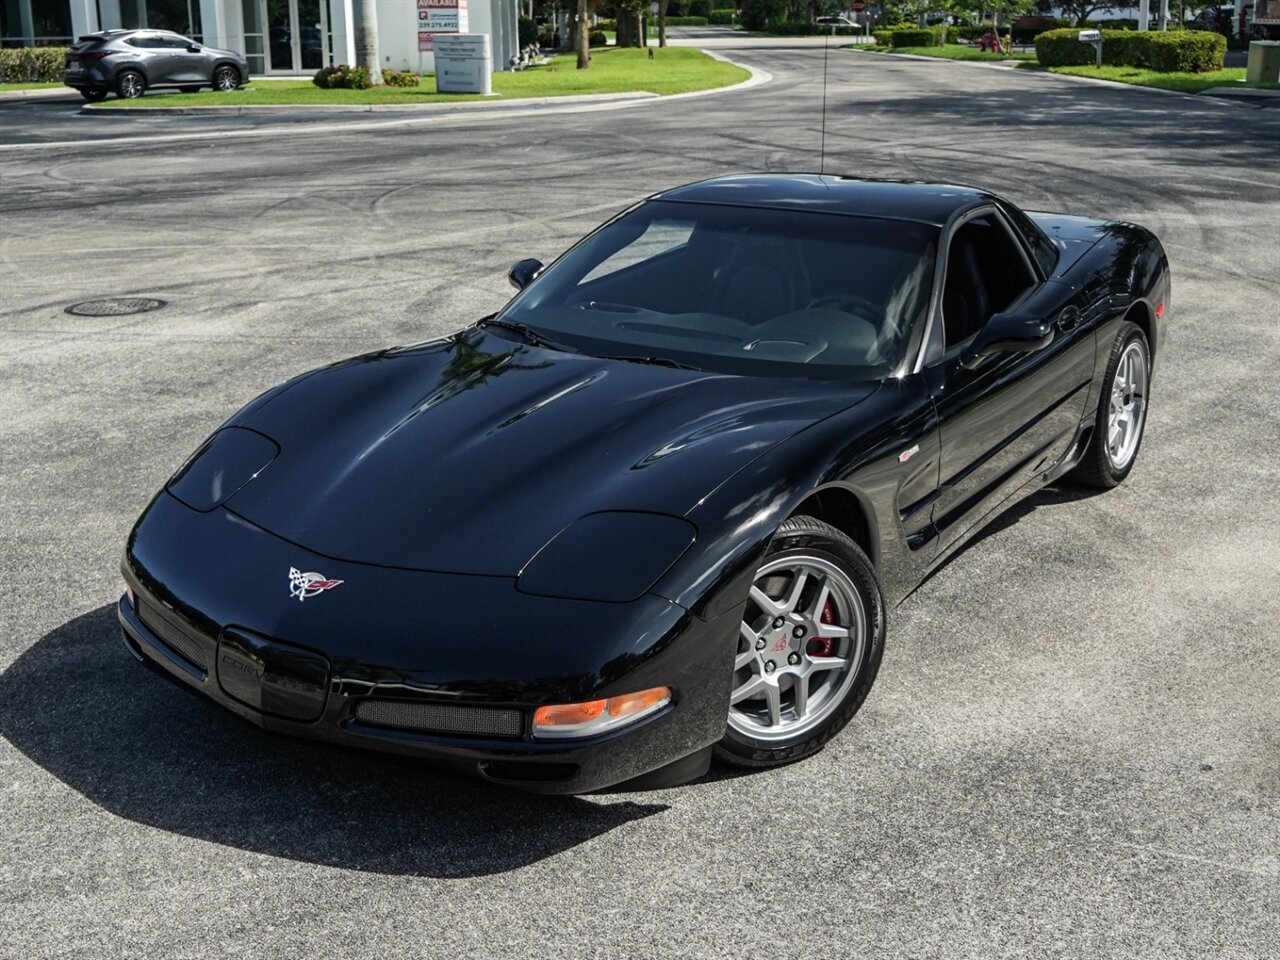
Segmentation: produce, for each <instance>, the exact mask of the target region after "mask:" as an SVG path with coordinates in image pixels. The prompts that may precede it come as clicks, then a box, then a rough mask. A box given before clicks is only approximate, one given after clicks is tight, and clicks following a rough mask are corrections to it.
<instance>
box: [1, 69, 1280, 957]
mask: <svg viewBox="0 0 1280 960" xmlns="http://www.w3.org/2000/svg"><path fill="white" fill-rule="evenodd" d="M724 52H726V53H729V54H730V55H732V56H734V57H735V58H737V59H740V60H742V61H743V62H746V63H750V64H752V65H755V66H758V67H761V68H763V69H765V70H768V71H769V72H771V73H772V74H773V75H774V81H773V82H772V83H769V84H766V85H763V86H759V87H756V88H753V89H750V90H743V91H738V92H731V93H726V94H721V95H717V96H709V97H702V98H693V99H688V100H681V101H675V102H670V103H655V104H649V105H643V106H635V107H630V108H627V109H618V108H612V109H596V110H577V111H572V112H553V111H541V112H520V113H518V114H493V115H484V116H471V115H468V116H459V117H445V118H436V119H432V120H430V121H429V122H427V121H423V122H417V121H413V122H405V121H404V120H401V119H400V118H392V119H391V120H389V121H388V120H385V119H378V120H377V121H376V122H375V121H373V120H370V119H369V118H364V119H359V118H352V119H351V120H350V121H349V122H347V121H342V120H341V118H338V120H337V121H335V119H334V118H332V117H326V118H325V121H324V123H323V124H311V123H307V122H305V121H300V122H289V123H270V122H266V121H254V124H255V125H254V126H253V127H252V128H250V129H249V132H248V134H247V135H241V134H243V133H244V131H245V130H246V127H245V125H244V122H243V121H237V120H236V119H235V118H227V119H221V118H220V119H218V120H202V119H200V118H185V117H173V118H158V117H157V118H141V119H136V120H134V119H128V118H118V117H111V118H97V117H95V118H82V117H80V116H78V115H77V114H76V113H75V111H76V110H77V109H78V105H76V104H72V103H70V102H65V101H48V102H44V103H40V104H35V103H22V104H18V105H12V104H7V103H6V104H0V275H2V276H3V289H4V297H3V300H0V517H2V518H3V522H2V523H0V572H2V574H3V591H2V592H0V955H3V956H11V957H15V958H17V957H23V958H27V957H45V956H59V957H86V958H100V957H156V958H175V957H193V956H242V957H305V956H324V957H374V956H376V957H389V956H400V955H404V956H433V957H434V956H440V957H555V958H575V957H631V956H672V957H677V956H699V957H702V956H706V957H733V958H740V957H768V958H776V957H805V958H822V957H853V956H869V957H891V956H903V957H908V956H909V957H921V956H947V957H951V956H955V957H1023V956H1033V957H1058V956H1061V957H1081V956H1118V957H1144V958H1146V957H1240V958H1244V957H1258V958H1264V957H1275V956H1277V955H1280V701H1278V700H1277V690H1280V628H1278V627H1277V623H1280V579H1278V577H1277V572H1276V571H1277V565H1278V563H1280V521H1278V520H1277V516H1278V515H1280V496H1278V495H1277V492H1276V491H1277V489H1278V486H1280V458H1278V457H1277V449H1278V443H1280V426H1278V424H1280V378H1278V377H1277V370H1278V369H1280V323H1278V322H1277V315H1276V302H1277V294H1280V212H1278V211H1280V111H1276V110H1259V109H1253V108H1251V107H1249V106H1247V105H1239V104H1226V103H1221V102H1214V101H1206V100H1204V99H1192V98H1182V97H1176V96H1164V95H1158V94H1153V93H1148V92H1144V91H1140V90H1132V91H1130V90H1122V89H1112V88H1103V87H1099V86H1095V85H1090V84H1082V83H1076V82H1072V81H1068V80H1063V79H1059V78H1054V77H1050V76H1045V75H1025V73H1023V72H1018V73H1014V72H1013V71H1010V70H1007V69H1003V68H986V67H979V66H970V65H959V64H950V63H945V62H938V63H920V62H905V61H892V62H890V61H885V60H883V59H881V58H877V57H874V56H870V55H865V54H854V53H840V52H833V53H832V64H831V76H830V97H831V99H830V103H829V109H828V116H827V122H828V129H827V137H826V142H827V159H826V168H827V170H828V172H841V173H848V174H853V175H859V176H876V177H908V178H920V179H938V180H955V181H959V182H965V183H973V184H977V185H982V186H987V187H990V188H992V189H995V190H997V191H998V192H1001V193H1003V194H1005V195H1006V196H1008V197H1010V198H1011V199H1013V200H1015V201H1017V202H1018V203H1020V204H1022V205H1023V206H1025V207H1028V208H1030V209H1046V210H1057V211H1065V212H1071V213H1080V214H1084V215H1088V216H1108V217H1115V218H1125V219H1132V220H1135V221H1137V222H1140V223H1142V224H1144V225H1146V226H1148V227H1151V228H1152V229H1154V230H1155V231H1156V232H1157V233H1158V234H1159V235H1160V236H1161V238H1162V239H1163V241H1164V243H1165V246H1166V247H1167V249H1168V252H1169V256H1170V259H1171V262H1172V269H1173V273H1174V297H1173V305H1172V313H1171V318H1172V319H1171V322H1172V338H1171V340H1172V342H1171V344H1170V346H1169V348H1168V351H1167V353H1165V355H1164V356H1163V358H1162V359H1161V367H1160V369H1159V371H1158V373H1157V378H1156V380H1155V384H1154V396H1153V400H1152V407H1151V416H1150V421H1149V426H1148V432H1147V437H1146V441H1145V443H1144V446H1143V449H1142V453H1141V456H1140V459H1139V462H1138V465H1137V467H1136V469H1135V471H1134V473H1133V475H1132V476H1131V478H1130V480H1129V481H1128V482H1127V483H1126V484H1125V485H1124V486H1122V487H1121V488H1119V489H1117V490H1115V491H1112V492H1109V493H1106V494H1103V495H1100V496H1085V495H1083V494H1082V493H1081V492H1080V491H1078V490H1074V489H1071V488H1069V487H1063V488H1054V489H1051V490H1048V491H1046V492H1044V493H1041V494H1039V495H1037V496H1035V497H1034V498H1033V499H1031V500H1030V501H1027V502H1026V503H1024V504H1023V505H1022V506H1020V507H1018V508H1017V509H1016V510H1015V511H1014V512H1013V513H1012V514H1010V515H1008V516H1007V517H1006V518H1004V519H1002V520H1001V521H999V522H998V523H996V524H995V525H994V526H993V527H991V528H989V530H988V531H987V532H986V533H985V535H984V536H983V537H982V538H981V539H980V540H979V541H978V542H976V543H975V544H974V545H973V546H972V547H971V548H969V549H968V550H966V551H965V552H964V553H963V554H962V555H961V556H960V557H959V558H958V559H957V560H956V561H955V562H953V563H951V564H949V565H948V566H946V567H945V568H944V569H943V570H942V571H941V572H940V573H939V574H938V575H936V576H935V577H933V578H932V579H931V580H929V581H928V582H927V583H926V584H925V585H924V587H923V588H922V589H920V590H919V591H917V592H916V594H914V595H913V596H912V597H911V598H910V599H908V600H907V601H906V602H905V603H904V604H903V605H902V606H901V607H900V608H898V609H897V610H896V611H894V612H893V614H892V618H891V621H890V637H889V643H888V646H887V651H886V655H885V660H884V665H883V667H882V669H881V673H880V679H879V680H878V682H877V685H876V688H875V689H874V690H873V691H872V693H871V696H870V698H869V700H868V702H867V705H866V707H865V708H864V710H863V711H862V712H861V713H860V714H859V716H858V718H857V719H856V721H855V722H854V724H853V725H852V726H851V727H850V728H848V730H846V732H845V733H844V734H843V735H842V736H841V737H840V738H838V739H837V740H836V741H835V742H834V743H833V744H832V745H831V746H830V747H828V749H827V750H826V751H825V752H823V753H822V754H820V755H818V756H817V757H815V758H813V759H811V760H808V761H806V762H803V763H800V764H797V765H793V766H791V767H787V768H784V769H781V770H777V771H774V772H769V773H761V774H750V775H738V774H735V773H732V772H730V771H727V770H720V769H713V772H712V774H711V776H710V777H709V778H707V779H706V780H704V781H702V782H699V783H695V784H692V785H689V786H686V787H682V788H679V789H675V790H669V791H662V792H653V793H634V794H622V793H614V794H605V795H596V796H589V797H580V798H537V797H526V796H521V795H516V794H510V793H506V792H502V791H500V790H497V789H494V788H490V787H487V786H484V785H481V784H477V783H473V782H470V781H467V780H461V779H457V778H455V777H453V776H451V775H447V774H444V773H440V772H438V771H435V770H432V769H428V768H423V767H421V766H419V765H416V764H413V763H409V762H404V761H399V760H391V759H386V758H381V757H374V756H365V755H361V754H353V753H348V752H342V751H338V750H333V749H329V748H326V747H323V746H319V745H315V744H310V743H298V742H293V741H288V740H283V739H277V738H274V737H271V736H268V735H264V734H263V733H261V732H260V731H258V730H256V729H254V728H251V727H250V726H248V725H247V724H244V723H243V722H242V721H240V720H238V719H236V718H235V717H233V716H231V715H229V714H226V713H223V712H221V711H219V710H218V709H217V708H215V707H213V706H211V705H206V704H204V703H202V702H199V701H198V700H196V699H195V698H193V697H189V696H187V695H185V694H183V693H182V692H181V691H178V690H176V689H174V688H171V687H170V686H168V685H165V684H162V683H161V682H159V681H157V680H155V679H154V678H152V677H151V676H150V675H148V674H146V673H145V672H143V671H142V670H140V669H139V668H138V667H137V665H136V664H135V663H134V662H133V661H132V660H130V659H129V658H128V656H127V655H126V654H125V652H124V650H123V649H122V647H121V645H120V642H119V639H118V631H117V628H116V626H115V623H114V611H113V609H112V604H113V603H114V601H115V599H116V597H117V595H118V590H119V576H118V572H117V570H118V563H119V557H120V553H121V549H122V547H123V544H124V539H125V536H126V535H127V533H128V530H129V527H130V524H131V523H132V521H133V519H134V518H135V517H136V516H137V514H138V513H139V512H140V511H141V509H142V508H143V507H144V506H145V504H146V502H147V500H148V499H149V497H150V496H151V494H152V493H153V492H154V490H155V489H156V488H157V487H159V486H160V485H161V484H162V483H163V482H164V480H165V478H166V477H167V476H168V474H169V473H170V471H171V470H172V469H173V467H174V466H176V465H177V464H178V463H179V462H180V461H181V460H182V459H183V458H184V457H185V456H186V455H187V454H188V453H190V452H191V450H192V449H194V447H195V446H196V445H197V444H198V443H199V442H200V440H201V439H202V438H203V437H204V436H205V435H206V434H207V433H208V432H209V431H210V430H212V429H213V428H214V427H216V426H217V425H218V424H219V423H220V422H221V421H222V420H223V419H224V418H225V417H226V416H227V415H228V414H229V413H230V412H231V411H233V410H234V409H235V408H236V407H237V406H239V405H240V404H241V403H243V402H244V401H246V400H248V399H249V398H250V397H252V396H254V395H255V394H257V393H258V392H259V391H261V390H263V389H265V388H266V387H268V386H270V385H272V384H274V383H276V382H278V381H280V380H282V379H284V378H285V377H287V376H289V375H291V374H293V373H295V372H298V371H301V370H304V369H307V368H309V367H312V366H315V365H317V364H321V363H324V362H327V361H330V360H336V359H339V358H341V357H345V356H348V355H351V354H355V353H358V352H361V351H365V350H369V349H374V348H377V347H381V346H384V345H389V344H395V343H407V342H413V341H418V340H423V339H427V338H430V337H433V336H436V335H438V334H442V333H445V332H447V331H450V330H453V329H455V328H457V327H459V326H461V325H462V324H464V323H466V322H468V321H470V320H473V319H475V318H477V317H479V316H480V315H482V314H484V313H488V312H490V311H492V310H494V309H496V308H497V307H498V306H500V305H501V304H502V303H503V302H504V301H505V300H506V298H507V294H508V292H509V289H508V287H507V285H506V281H505V278H504V276H505V271H506V268H507V267H508V265H509V264H510V263H511V262H512V261H513V260H515V259H518V258H520V257H525V256H535V257H539V258H541V259H544V260H546V259H549V258H550V257H552V256H554V255H555V254H556V253H557V252H559V251H560V250H562V249H563V248H564V247H565V246H566V245H567V244H569V243H570V242H571V241H573V240H574V239H576V238H577V237H578V236H580V235H581V234H582V233H583V232H584V231H586V230H587V229H589V228H590V227H592V226H594V225H595V224H596V223H598V222H599V221H601V220H603V219H605V218H606V217H608V216H609V215H611V214H612V213H614V212H616V211H617V210H619V209H621V208H623V207H625V206H627V205H629V204H630V203H632V202H633V201H634V200H636V199H638V198H640V197H642V196H644V195H646V194H648V193H650V192H653V191H655V190H657V189H660V188H662V187H665V186H669V185H672V184H675V183H681V182H686V181H689V180H693V179H697V178H701V177H704V176H712V175H718V174H722V173H727V172H734V171H753V170H812V169H815V168H816V167H817V166H818V154H817V147H818V142H819V132H818V120H819V114H820V100H819V96H820V92H821V88H822V78H821V72H820V67H821V52H820V51H819V50H817V49H815V48H813V47H794V48H793V47H788V46H786V45H785V44H778V45H772V44H769V45H765V44H759V45H755V46H751V47H747V48H743V49H741V50H738V51H731V50H725V51H724ZM289 119H292V118H289ZM226 131H232V132H233V134H234V135H231V136H226V135H224V132H226ZM22 144H25V145H22ZM15 145H22V146H20V148H16V149H15V148H14V147H15ZM103 296H147V297H155V298H159V299H162V300H165V301H167V306H165V307H163V308H162V309H160V310H157V311H154V312H151V313H147V314H141V315H137V316H126V317H114V318H113V317H107V318H91V317H77V316H71V315H68V314H66V313H64V312H63V311H64V308H65V307H66V306H68V305H70V304H73V303H76V302H78V301H83V300H86V299H89V298H94V297H103ZM299 495H300V496H305V491H299ZM191 548H192V550H194V551H198V550H199V545H198V544H192V547H191Z"/></svg>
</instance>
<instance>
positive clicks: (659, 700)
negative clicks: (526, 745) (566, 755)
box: [533, 687, 671, 737]
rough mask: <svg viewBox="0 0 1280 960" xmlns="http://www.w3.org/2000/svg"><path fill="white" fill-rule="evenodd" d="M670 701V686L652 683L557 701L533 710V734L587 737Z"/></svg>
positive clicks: (637, 717) (621, 724)
mask: <svg viewBox="0 0 1280 960" xmlns="http://www.w3.org/2000/svg"><path fill="white" fill-rule="evenodd" d="M670 701H671V689H670V688H669V687H651V688H650V689H648V690H638V691H636V692H635V693H624V694H622V695H621V696H617V697H610V698H609V699H607V700H588V701H586V702H585V703H558V704H553V705H551V706H546V707H539V708H538V709H537V710H535V711H534V712H533V735H534V736H535V737H586V736H591V735H592V734H596V733H600V732H602V731H605V730H610V729H612V728H614V727H620V726H623V725H625V724H628V723H631V722H632V721H634V720H639V719H640V718H641V717H644V716H647V715H648V714H650V713H653V712H654V711H655V710H658V709H660V708H662V707H663V706H665V705H666V704H668V703H669V702H670Z"/></svg>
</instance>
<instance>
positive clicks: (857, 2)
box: [849, 0, 867, 13]
mask: <svg viewBox="0 0 1280 960" xmlns="http://www.w3.org/2000/svg"><path fill="white" fill-rule="evenodd" d="M849 9H850V10H852V11H853V12H854V13H866V12H867V0H852V2H851V3H850V4H849Z"/></svg>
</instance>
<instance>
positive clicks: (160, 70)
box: [125, 33, 174, 87]
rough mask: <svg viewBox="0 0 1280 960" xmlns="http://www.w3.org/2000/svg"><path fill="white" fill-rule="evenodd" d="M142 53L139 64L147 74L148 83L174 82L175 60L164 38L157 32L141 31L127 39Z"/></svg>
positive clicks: (151, 84) (130, 44)
mask: <svg viewBox="0 0 1280 960" xmlns="http://www.w3.org/2000/svg"><path fill="white" fill-rule="evenodd" d="M125 42H126V43H128V44H129V46H131V47H134V48H136V49H137V51H138V53H139V54H140V55H141V56H140V59H139V63H138V65H139V66H140V67H142V71H143V73H144V74H145V75H146V78H147V84H148V85H149V86H153V87H154V86H155V85H156V84H165V83H172V82H173V81H172V79H171V77H172V76H173V67H174V62H173V58H172V57H170V56H169V53H170V51H169V50H168V49H166V47H165V44H164V38H163V37H162V36H160V35H159V34H155V33H139V34H135V35H134V36H132V37H130V38H129V39H128V40H126V41H125Z"/></svg>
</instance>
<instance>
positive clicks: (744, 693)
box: [729, 677, 777, 704]
mask: <svg viewBox="0 0 1280 960" xmlns="http://www.w3.org/2000/svg"><path fill="white" fill-rule="evenodd" d="M769 687H773V688H774V689H777V684H771V683H769V681H767V680H765V678H764V677H752V678H751V679H750V680H748V681H747V682H746V683H744V684H743V685H742V686H740V687H738V689H737V690H734V691H733V693H731V694H729V703H730V704H734V703H741V702H742V701H743V700H747V699H750V698H751V697H755V696H759V695H760V692H761V691H762V690H767V689H768V688H769Z"/></svg>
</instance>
